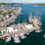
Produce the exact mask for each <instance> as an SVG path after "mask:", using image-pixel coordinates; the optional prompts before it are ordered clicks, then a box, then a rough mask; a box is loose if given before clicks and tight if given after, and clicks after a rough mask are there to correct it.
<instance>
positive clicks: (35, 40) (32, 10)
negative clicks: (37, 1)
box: [0, 4, 45, 45]
mask: <svg viewBox="0 0 45 45" xmlns="http://www.w3.org/2000/svg"><path fill="white" fill-rule="evenodd" d="M6 7H8V8H16V7H21V8H22V12H21V14H20V15H19V16H18V17H17V19H16V21H15V22H14V23H15V24H18V23H23V22H26V23H29V21H28V17H29V15H30V14H31V15H32V16H34V15H35V16H36V15H38V16H40V18H41V23H42V26H41V30H42V31H41V32H40V33H36V32H34V31H33V32H31V33H30V34H29V35H26V36H27V37H26V38H25V39H21V42H20V43H18V44H16V43H15V42H13V39H12V40H11V41H9V42H5V41H4V40H0V45H45V37H44V34H45V6H38V5H32V4H11V5H9V6H6Z"/></svg>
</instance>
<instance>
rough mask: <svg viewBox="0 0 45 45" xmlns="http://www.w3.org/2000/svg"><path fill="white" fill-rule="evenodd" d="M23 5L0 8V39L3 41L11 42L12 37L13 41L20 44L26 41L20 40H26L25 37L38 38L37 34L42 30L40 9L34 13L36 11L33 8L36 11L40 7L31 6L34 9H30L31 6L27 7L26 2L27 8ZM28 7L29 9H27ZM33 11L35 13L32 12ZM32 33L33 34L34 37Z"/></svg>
mask: <svg viewBox="0 0 45 45" xmlns="http://www.w3.org/2000/svg"><path fill="white" fill-rule="evenodd" d="M25 5H26V4H25ZM25 5H24V4H23V5H22V6H21V5H19V6H18V4H17V5H15V8H14V7H12V8H10V7H8V8H7V7H6V8H2V9H0V11H2V12H0V15H1V16H0V40H4V42H5V43H8V42H11V40H12V38H13V42H14V43H20V44H21V42H27V41H22V40H27V38H29V39H28V40H30V41H31V39H32V40H34V39H35V40H36V39H37V38H39V37H38V36H40V33H41V32H43V30H42V27H41V26H42V22H41V20H42V19H41V18H40V13H41V11H40V13H39V14H37V15H36V12H35V11H34V10H36V11H37V13H38V12H39V10H41V9H42V8H41V9H39V10H38V8H37V7H35V6H33V8H34V7H35V8H36V9H34V10H33V11H32V10H31V8H32V7H30V8H29V7H28V6H29V5H28V4H27V5H26V6H27V8H25V7H26V6H25ZM16 6H17V7H16ZM23 6H24V7H23ZM30 6H31V5H30ZM28 8H29V9H30V10H28ZM33 8H32V9H33ZM7 10H8V11H7ZM5 12H6V13H5ZM24 12H25V13H24ZM33 12H34V13H35V14H33ZM4 15H5V16H4ZM3 16H4V17H3ZM42 17H43V16H42ZM2 19H3V20H2ZM27 19H28V21H27ZM33 33H34V34H33ZM38 34H39V35H38ZM41 34H42V33H41ZM32 35H34V37H33V36H32ZM35 35H36V37H35ZM28 36H29V37H28ZM33 38H34V39H33ZM37 40H38V39H37ZM39 40H40V39H39ZM30 41H29V42H30ZM29 42H28V43H29ZM34 42H35V41H34ZM11 43H12V42H11Z"/></svg>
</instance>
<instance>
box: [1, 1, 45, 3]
mask: <svg viewBox="0 0 45 45" xmlns="http://www.w3.org/2000/svg"><path fill="white" fill-rule="evenodd" d="M0 3H45V0H0Z"/></svg>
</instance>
